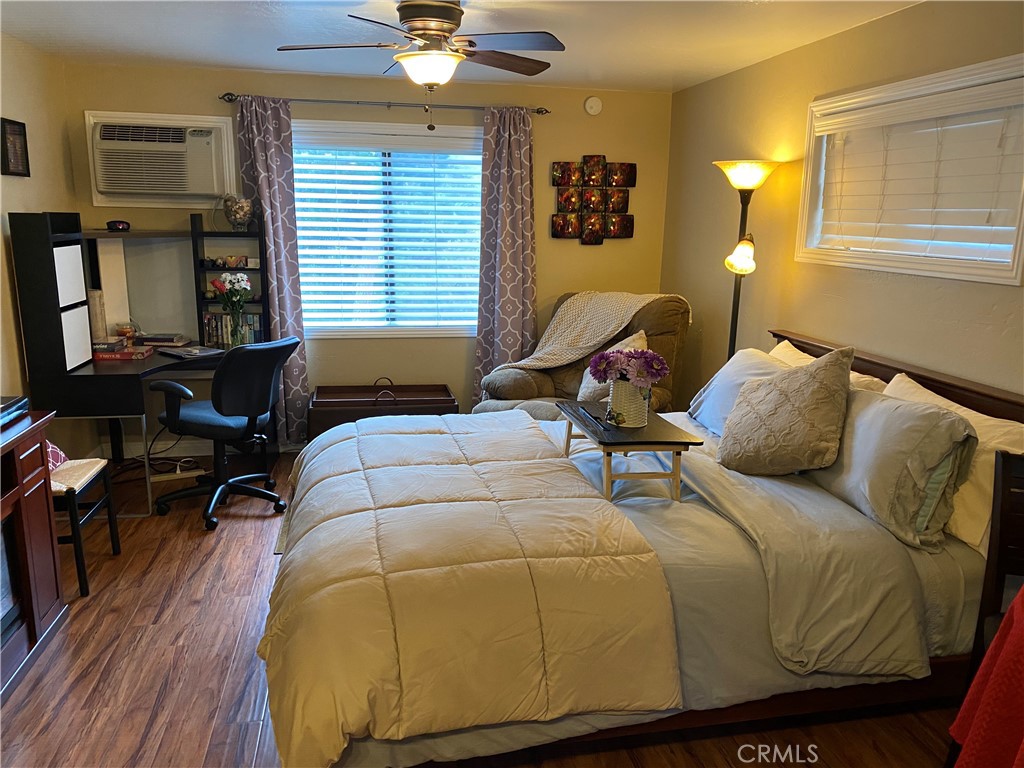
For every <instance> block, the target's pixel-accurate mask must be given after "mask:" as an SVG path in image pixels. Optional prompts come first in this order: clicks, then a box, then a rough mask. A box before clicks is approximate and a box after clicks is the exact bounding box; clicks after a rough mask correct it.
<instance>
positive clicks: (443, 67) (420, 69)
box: [395, 51, 466, 88]
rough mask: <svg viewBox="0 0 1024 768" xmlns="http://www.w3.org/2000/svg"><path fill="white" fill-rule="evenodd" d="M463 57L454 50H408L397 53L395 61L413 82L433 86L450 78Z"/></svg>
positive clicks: (442, 83) (428, 86) (441, 83)
mask: <svg viewBox="0 0 1024 768" xmlns="http://www.w3.org/2000/svg"><path fill="white" fill-rule="evenodd" d="M465 58H466V57H465V56H463V55H462V54H461V53H455V52H454V51H410V52H409V53H399V54H398V55H396V56H395V61H397V62H398V63H399V64H401V65H402V68H403V69H404V70H405V74H407V75H408V76H409V79H410V80H412V81H413V82H414V83H416V84H418V85H425V86H426V87H427V88H434V87H435V86H438V85H444V84H445V83H447V82H448V81H449V80H451V79H452V75H454V74H455V68H456V67H457V66H459V62H460V61H462V60H463V59H465Z"/></svg>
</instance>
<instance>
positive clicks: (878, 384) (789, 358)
mask: <svg viewBox="0 0 1024 768" xmlns="http://www.w3.org/2000/svg"><path fill="white" fill-rule="evenodd" d="M768 354H769V355H771V356H772V357H775V358H778V359H779V360H781V361H782V362H784V363H789V364H790V365H792V366H793V367H794V368H796V367H799V366H801V365H807V364H808V363H811V362H814V361H815V360H817V359H818V358H816V357H814V356H813V355H808V354H807V353H806V352H801V351H800V350H799V349H797V348H796V347H794V346H793V345H792V344H790V343H789V342H788V341H781V342H779V343H778V344H776V345H775V349H773V350H772V351H771V352H769V353H768ZM850 386H851V387H853V388H854V389H866V390H868V391H869V392H882V391H884V390H885V382H884V381H882V380H881V379H878V378H875V377H874V376H867V375H865V374H863V373H857V372H856V371H850Z"/></svg>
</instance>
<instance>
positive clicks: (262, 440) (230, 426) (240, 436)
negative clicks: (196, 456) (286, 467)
mask: <svg viewBox="0 0 1024 768" xmlns="http://www.w3.org/2000/svg"><path fill="white" fill-rule="evenodd" d="M298 346H299V340H298V339H297V338H296V337H294V336H289V337H288V338H286V339H280V340H279V341H268V342H266V343H264V344H246V345H243V346H240V347H235V348H234V349H229V350H228V351H227V352H226V353H224V357H222V358H221V361H220V364H219V365H218V366H217V369H216V370H215V371H214V373H213V391H212V393H211V398H210V399H209V400H200V401H194V402H193V401H192V393H191V392H190V391H189V390H188V389H187V388H186V387H184V386H182V385H181V384H179V383H178V382H176V381H156V382H153V383H152V384H150V385H149V388H150V389H151V390H153V391H156V392H163V393H164V412H163V413H161V414H160V423H161V424H163V425H164V426H165V427H167V429H168V431H169V432H172V433H173V434H175V435H183V436H184V435H191V436H193V437H202V438H206V439H207V440H212V441H213V478H212V483H209V484H201V485H198V486H196V487H194V488H185V489H183V490H180V491H174V492H172V493H166V494H164V495H163V496H160V497H159V498H158V499H157V500H156V512H157V514H158V515H166V514H167V513H168V512H169V511H170V507H169V506H168V504H169V503H170V502H172V501H177V500H178V499H185V498H190V497H192V496H206V495H207V494H209V496H210V499H209V501H208V502H207V503H206V509H205V510H204V511H203V520H204V521H205V523H206V530H208V531H212V530H214V529H215V528H216V527H217V518H216V517H214V514H213V513H214V510H215V509H216V508H217V504H223V503H226V502H227V498H228V496H229V495H230V494H236V495H241V496H254V497H256V498H257V499H265V500H266V501H270V502H273V504H274V511H275V512H284V510H285V506H286V505H285V502H283V501H282V500H281V497H280V496H278V495H277V494H275V493H271V491H272V490H273V488H274V485H275V483H274V481H273V479H271V477H270V474H269V473H268V472H267V471H264V472H262V473H259V474H253V475H243V476H241V477H232V478H229V477H228V476H227V452H226V448H227V446H228V444H229V443H230V444H242V445H252V444H253V443H255V444H258V445H259V446H260V449H261V452H262V454H263V464H264V470H266V468H267V467H266V462H267V436H266V431H267V427H268V425H269V424H270V417H271V415H272V414H273V409H274V404H275V403H276V402H277V384H278V381H279V380H280V378H281V369H282V368H283V367H284V363H285V361H286V360H287V359H288V358H289V357H290V356H291V354H292V352H294V351H295V349H296V348H297V347H298ZM260 481H262V482H263V488H254V487H253V486H251V485H249V483H255V482H260Z"/></svg>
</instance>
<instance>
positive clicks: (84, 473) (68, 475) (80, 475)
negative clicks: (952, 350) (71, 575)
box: [50, 459, 121, 597]
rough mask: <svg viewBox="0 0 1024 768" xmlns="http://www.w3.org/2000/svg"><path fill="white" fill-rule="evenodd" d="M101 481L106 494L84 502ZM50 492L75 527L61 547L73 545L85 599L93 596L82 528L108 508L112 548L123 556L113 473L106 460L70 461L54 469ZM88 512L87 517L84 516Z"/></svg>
mask: <svg viewBox="0 0 1024 768" xmlns="http://www.w3.org/2000/svg"><path fill="white" fill-rule="evenodd" d="M97 481H101V482H102V483H103V495H102V496H101V497H100V498H99V499H98V500H96V501H80V500H79V497H80V496H82V495H84V494H86V493H88V492H89V491H90V490H91V489H92V488H93V486H94V485H95V484H96V482H97ZM50 491H51V492H52V493H53V505H54V508H55V509H57V510H61V511H63V510H66V511H67V513H68V522H69V524H70V525H71V534H70V535H69V536H58V537H57V541H58V542H59V543H61V544H71V545H73V547H74V551H75V569H76V570H77V571H78V591H79V594H81V595H82V597H85V596H86V595H88V594H89V576H88V574H87V573H86V570H85V547H84V546H83V544H82V526H83V525H85V524H86V523H88V522H89V521H90V520H92V518H93V515H95V514H96V513H97V512H99V511H100V510H101V509H103V508H104V507H106V510H107V525H108V526H109V527H110V548H111V550H112V551H113V553H114V554H115V555H119V554H121V538H120V535H119V534H118V532H117V511H116V510H115V509H114V504H113V502H112V501H111V498H110V474H109V472H108V471H107V460H106V459H68V460H67V461H65V462H63V463H61V464H59V465H57V466H56V467H54V468H53V469H51V470H50ZM83 510H84V514H81V513H82V512H83Z"/></svg>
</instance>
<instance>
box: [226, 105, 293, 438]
mask: <svg viewBox="0 0 1024 768" xmlns="http://www.w3.org/2000/svg"><path fill="white" fill-rule="evenodd" d="M238 157H239V163H240V165H241V169H242V194H243V195H244V196H245V197H249V198H255V199H257V200H258V201H259V208H260V214H259V215H261V216H262V217H263V231H264V236H265V238H266V244H267V281H268V283H269V285H265V286H263V290H264V291H266V292H267V298H268V301H269V304H270V335H271V338H273V339H280V338H284V337H286V336H298V337H299V339H300V340H304V338H305V334H304V332H303V327H302V295H301V292H300V290H299V252H298V243H297V239H296V234H295V171H294V168H293V165H292V117H291V107H290V106H289V104H288V101H287V100H285V99H272V98H267V97H266V96H241V97H239V99H238ZM280 386H281V389H280V392H279V398H278V400H279V402H280V403H282V404H283V408H280V409H278V413H277V434H278V436H279V439H280V438H281V437H285V438H287V441H288V442H289V443H293V444H295V443H301V442H303V441H304V440H305V439H306V409H307V406H308V404H309V383H308V380H307V378H306V346H305V344H300V345H299V348H298V349H297V350H295V353H294V354H293V355H292V356H291V357H290V358H289V359H288V362H287V363H286V364H285V367H284V375H283V376H282V382H281V385H280ZM282 411H283V412H282Z"/></svg>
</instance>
